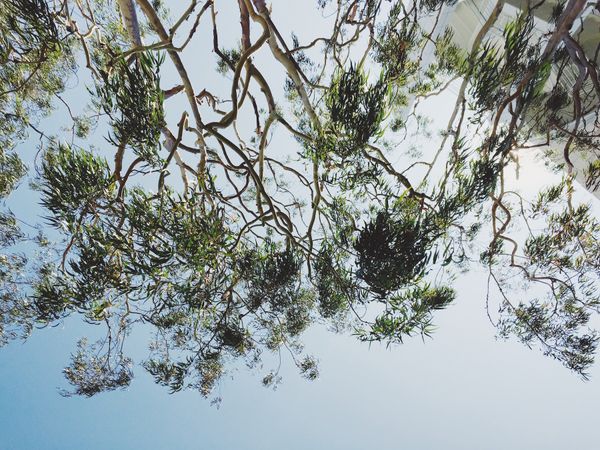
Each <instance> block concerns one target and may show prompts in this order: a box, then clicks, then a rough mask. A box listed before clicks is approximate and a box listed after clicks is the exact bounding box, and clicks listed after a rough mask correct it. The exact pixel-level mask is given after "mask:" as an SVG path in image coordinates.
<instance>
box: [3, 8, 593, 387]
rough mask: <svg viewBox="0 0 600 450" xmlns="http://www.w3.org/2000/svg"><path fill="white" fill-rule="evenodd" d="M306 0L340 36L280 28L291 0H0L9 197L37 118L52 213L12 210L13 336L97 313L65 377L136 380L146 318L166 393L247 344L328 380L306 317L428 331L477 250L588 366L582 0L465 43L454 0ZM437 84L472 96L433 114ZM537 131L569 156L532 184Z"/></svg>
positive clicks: (228, 362)
mask: <svg viewBox="0 0 600 450" xmlns="http://www.w3.org/2000/svg"><path fill="white" fill-rule="evenodd" d="M546 1H549V0H546ZM309 3H310V2H307V5H306V8H320V9H322V10H323V15H324V17H329V19H327V20H326V19H325V18H324V21H325V22H326V27H327V29H328V33H327V34H326V35H324V36H313V37H312V38H311V39H308V40H304V39H305V38H304V37H303V40H300V38H299V37H298V36H296V35H295V34H292V35H291V36H290V34H291V33H293V32H295V31H297V32H298V34H299V35H302V36H306V35H307V33H310V32H311V30H310V29H304V28H306V27H310V24H297V25H298V30H284V29H283V28H280V27H279V26H278V23H277V17H280V16H278V15H277V14H278V11H277V8H280V7H281V5H279V4H277V3H276V2H273V5H272V8H273V11H271V9H270V7H269V6H268V5H267V4H266V3H265V2H263V1H259V0H252V1H251V0H239V3H238V4H237V5H235V8H234V10H233V12H232V10H231V8H230V9H229V10H228V9H227V7H225V8H224V9H223V10H220V9H219V8H220V5H217V4H216V2H213V1H211V0H208V1H206V2H196V1H191V2H189V5H188V4H186V5H184V6H183V5H179V4H178V5H177V6H175V5H169V4H167V3H166V2H160V1H154V2H148V1H147V0H119V1H110V0H102V1H101V0H96V1H92V2H79V1H70V0H68V1H65V2H53V1H46V0H2V8H1V9H0V30H1V35H0V114H2V120H1V121H0V142H1V143H2V148H1V149H0V152H1V153H0V195H1V196H2V197H3V198H8V197H9V196H10V195H11V193H12V192H13V191H15V189H16V188H17V187H18V186H19V183H21V185H22V189H23V188H26V183H24V182H23V180H24V179H26V173H27V165H28V164H25V163H24V162H23V160H27V158H26V157H25V156H24V155H26V153H25V149H26V148H27V147H28V146H31V145H32V144H31V143H32V142H33V141H35V143H36V144H35V145H38V149H37V150H38V152H39V156H38V157H37V159H36V161H35V164H29V166H30V167H29V180H30V182H31V183H30V185H31V188H32V189H34V190H35V191H36V193H37V195H38V199H39V204H40V205H41V207H42V209H43V217H40V223H41V224H42V225H43V226H42V228H44V229H43V231H45V232H46V233H42V232H40V233H29V232H28V230H22V229H21V227H20V225H19V221H18V218H17V217H15V215H14V214H13V213H12V212H10V211H9V210H8V209H7V208H5V209H4V211H3V212H2V213H1V214H0V244H1V245H2V255H0V281H1V284H0V342H2V343H5V342H8V341H9V340H11V339H14V338H18V337H26V336H27V335H28V334H29V333H30V332H31V331H32V330H33V329H34V328H36V327H38V328H43V327H44V326H48V325H53V324H55V323H57V322H59V321H61V320H64V319H66V318H67V317H73V316H77V317H80V318H81V319H82V320H84V321H86V322H89V323H92V324H98V325H102V326H103V327H104V329H105V331H106V334H105V337H104V338H103V339H101V340H99V341H98V342H89V341H88V340H86V339H85V338H84V339H82V340H81V341H80V342H79V343H78V345H77V348H76V350H75V351H74V352H73V354H72V361H71V364H70V365H69V366H68V367H67V368H66V369H65V371H64V374H65V376H66V379H67V380H68V382H69V383H70V384H71V385H72V386H73V391H72V392H71V391H69V392H68V393H67V394H69V393H74V394H80V395H84V396H92V395H94V394H97V393H99V392H101V391H105V390H112V389H118V388H122V387H126V386H127V385H129V383H130V382H131V381H132V379H133V374H134V364H133V361H132V359H131V358H130V356H128V354H127V345H126V343H127V336H128V335H129V334H131V333H132V332H135V331H136V330H145V331H148V330H150V331H151V332H152V334H153V339H152V341H151V343H150V346H149V347H150V348H149V353H148V355H147V357H146V358H145V360H144V361H143V362H142V363H141V364H140V365H141V366H142V367H143V368H144V369H145V370H147V371H148V372H149V373H150V374H151V375H152V376H153V377H154V378H155V380H156V382H157V383H158V384H161V385H164V386H166V387H167V388H168V389H169V390H170V391H172V392H175V391H179V390H181V389H184V388H194V389H198V390H199V391H200V392H201V393H202V394H203V395H205V396H208V395H210V394H211V393H212V392H213V389H214V387H215V385H216V383H218V381H219V380H220V379H221V378H222V376H223V375H224V374H225V373H227V371H228V370H229V369H230V368H231V367H232V366H233V365H234V364H235V361H238V360H240V361H244V362H245V363H246V364H247V365H248V366H250V367H257V368H260V370H262V371H263V373H264V379H263V383H264V384H265V385H271V384H273V383H275V382H277V380H278V378H279V377H278V369H277V367H273V368H271V367H264V368H263V366H262V362H261V361H263V360H264V359H263V356H264V355H265V354H269V353H275V354H282V353H283V354H287V355H289V357H290V358H291V359H292V360H293V361H294V363H295V364H296V366H297V367H298V369H299V371H300V373H301V374H302V375H303V376H304V377H306V378H308V379H314V378H316V377H317V376H318V366H317V360H316V358H315V357H314V356H311V355H306V354H305V353H304V352H303V348H302V343H301V335H302V332H303V331H305V330H306V329H307V328H308V327H309V326H310V325H311V324H313V323H317V322H318V323H326V324H329V325H330V326H332V327H333V328H335V329H337V330H340V331H343V332H349V333H353V334H355V335H356V336H357V337H358V338H359V339H360V340H363V341H369V342H372V341H378V342H384V343H387V344H390V343H401V342H403V341H404V340H405V339H406V338H408V337H409V336H414V335H420V336H430V335H432V332H433V325H434V323H435V317H436V314H437V313H438V312H439V311H440V310H442V309H444V308H446V307H448V306H449V305H451V304H452V303H453V302H457V301H461V298H460V296H457V294H456V293H455V292H454V291H453V289H452V280H453V278H454V277H455V276H459V274H460V271H461V270H465V268H466V267H468V266H469V265H473V264H481V265H483V266H484V267H485V268H487V270H488V271H489V295H488V298H487V299H480V301H481V304H482V307H483V306H484V305H487V307H488V314H490V317H491V318H492V324H493V325H494V326H496V327H497V329H498V334H499V335H500V336H502V337H507V338H510V337H517V338H518V339H520V340H521V341H522V342H523V343H524V344H525V345H527V346H531V347H537V348H541V350H542V351H543V352H544V353H545V354H547V355H549V356H551V357H553V358H555V359H557V360H558V361H560V362H561V363H562V364H564V365H565V366H567V367H568V368H569V369H572V370H573V371H574V372H576V373H578V374H579V375H581V376H584V377H585V374H586V370H587V369H588V368H589V366H590V365H591V364H592V363H593V358H594V353H595V350H596V346H597V342H598V335H597V332H596V331H594V330H593V329H590V327H589V323H590V319H591V318H592V317H593V316H594V315H595V314H596V313H597V312H598V308H599V306H600V294H599V292H600V291H599V290H598V288H599V287H600V286H599V285H598V283H599V281H600V280H599V275H600V267H599V261H600V244H599V242H600V240H599V239H598V238H599V237H600V236H599V235H600V223H599V222H598V220H597V218H595V217H594V215H593V213H592V212H591V210H590V208H589V206H587V205H579V204H577V202H576V200H575V199H574V189H575V188H574V186H575V181H574V179H575V175H576V171H575V169H574V166H573V164H572V161H571V157H572V155H575V154H583V155H585V157H586V158H588V159H590V160H591V161H592V162H591V163H590V166H589V170H588V171H587V172H586V173H585V177H586V179H587V185H588V188H593V187H594V186H596V187H597V186H598V184H600V181H598V180H599V174H600V170H598V168H597V165H598V164H596V163H597V161H596V162H594V161H595V160H597V157H598V153H597V152H598V144H599V141H598V137H597V130H594V129H593V127H590V126H589V124H590V123H591V122H593V121H594V120H596V121H597V120H598V116H597V114H598V113H597V112H595V113H594V111H597V105H598V102H599V101H600V86H599V85H598V81H597V80H598V78H597V77H598V60H597V57H598V56H597V55H598V54H599V52H598V51H596V52H595V54H594V55H590V54H589V52H586V51H585V50H584V48H583V47H582V46H581V44H580V43H579V42H578V41H577V35H576V34H574V32H573V31H572V30H573V26H574V23H575V22H576V21H577V20H579V19H580V18H582V17H583V15H584V14H585V13H586V8H587V6H586V2H582V1H578V0H569V1H568V2H567V1H563V2H558V3H557V6H556V8H555V9H554V15H553V18H552V23H551V25H549V26H550V28H549V31H548V33H546V34H544V33H539V32H538V31H537V28H536V27H537V26H538V25H536V23H538V22H536V21H537V20H538V19H536V18H535V16H536V14H537V12H538V11H537V10H536V8H540V7H541V5H542V4H543V3H545V2H544V0H542V1H540V2H536V6H535V7H533V6H532V7H531V8H530V9H526V10H523V11H521V12H515V13H514V14H513V15H512V16H511V17H510V20H508V23H507V24H506V25H505V26H503V31H501V32H497V31H494V30H495V29H497V28H498V27H497V22H498V21H499V17H500V12H501V10H502V7H503V6H504V2H503V1H499V2H498V3H497V5H496V7H495V8H494V9H493V11H492V13H491V15H490V16H489V17H488V18H487V21H486V22H485V23H483V24H482V25H481V30H480V31H479V30H478V31H479V33H478V35H477V37H476V39H475V42H474V43H473V45H472V48H471V49H467V50H465V49H463V48H461V47H460V46H458V45H457V43H456V42H455V41H454V34H453V30H451V29H450V28H448V29H446V28H445V27H441V26H440V25H439V23H440V17H441V16H442V13H444V12H445V11H447V9H448V8H452V7H454V6H456V4H457V2H456V1H431V0H428V1H424V0H415V1H413V2H401V1H392V2H388V1H382V0H366V1H365V0H340V1H338V2H331V1H327V0H320V1H318V2H315V3H314V4H309ZM168 7H172V10H169V9H168ZM332 12H333V13H332ZM219 13H220V14H219ZM280 14H281V13H280ZM140 42H141V44H139V43H140ZM232 43H233V44H232ZM599 44H600V42H599V43H597V44H596V46H598V45H599ZM190 58H194V59H195V60H196V61H202V63H201V64H200V65H198V64H190ZM594 58H596V59H594ZM198 67H201V68H202V71H208V70H209V69H212V70H213V72H214V74H215V75H214V76H215V77H217V78H216V79H218V80H219V82H218V83H216V84H214V85H213V84H211V81H210V80H213V78H211V77H208V76H206V74H205V73H201V71H199V70H198ZM573 71H575V72H574V73H575V74H576V75H577V77H576V81H575V83H571V82H570V81H569V80H570V79H571V78H570V77H569V76H568V75H569V74H572V73H573ZM73 78H78V79H81V80H82V81H81V82H80V83H75V84H74V86H75V87H73V88H69V89H67V86H68V83H67V81H68V80H69V79H73ZM85 80H89V82H87V81H85ZM204 80H208V81H204ZM203 83H204V84H203ZM569 83H571V84H569ZM434 97H443V98H451V99H452V101H453V102H455V104H454V111H453V113H452V115H451V117H450V118H449V122H448V126H447V128H445V129H442V130H436V131H437V133H436V134H435V135H433V134H432V132H431V130H430V129H429V127H428V126H427V117H426V116H425V114H427V109H426V108H425V107H424V106H423V104H425V103H427V99H429V98H434ZM73 98H76V99H77V101H76V102H75V103H77V104H76V105H75V104H73V101H72V100H69V99H73ZM69 103H71V104H69ZM83 105H87V106H86V107H83ZM594 108H596V109H594ZM52 111H65V114H64V117H61V118H60V119H61V123H62V124H63V125H64V126H63V128H62V129H61V131H58V132H55V133H50V132H47V131H46V128H45V126H46V124H47V117H48V115H51V114H53V113H52ZM590 114H591V115H590ZM594 114H595V115H594ZM52 119H53V120H57V119H58V113H57V112H55V113H54V115H53V116H52ZM28 137H29V138H30V139H29V140H27V138H28ZM540 142H541V144H540ZM411 145H412V146H413V147H416V150H415V151H413V152H412V154H409V155H407V154H406V152H405V150H406V148H407V147H409V146H411ZM532 145H533V146H535V145H537V146H540V147H549V146H554V147H553V148H557V146H558V148H560V152H561V154H562V155H563V159H564V161H563V163H564V167H565V169H566V170H565V176H564V178H563V181H562V182H561V183H560V184H559V185H557V186H551V187H549V188H545V189H544V190H542V191H540V192H539V194H538V197H537V198H523V197H522V196H521V195H520V194H519V193H518V192H516V191H515V190H514V189H513V187H512V186H511V185H510V183H511V175H510V174H511V173H512V171H514V161H515V160H517V159H518V155H519V152H520V151H522V149H523V148H524V147H526V146H532ZM420 147H423V148H420ZM14 195H18V194H14ZM46 234H48V236H50V238H48V237H46ZM32 244H33V245H32ZM22 248H27V250H26V251H22V250H21V249H22ZM32 255H37V256H33V257H32ZM514 280H518V283H515V282H514ZM519 284H523V286H524V289H521V290H519V289H518V287H519ZM532 286H538V288H532ZM538 293H541V294H538ZM490 298H493V299H495V302H491V301H490ZM492 305H496V306H495V307H494V306H492ZM465 326H468V324H465ZM36 332H38V331H36ZM39 332H40V333H43V331H39Z"/></svg>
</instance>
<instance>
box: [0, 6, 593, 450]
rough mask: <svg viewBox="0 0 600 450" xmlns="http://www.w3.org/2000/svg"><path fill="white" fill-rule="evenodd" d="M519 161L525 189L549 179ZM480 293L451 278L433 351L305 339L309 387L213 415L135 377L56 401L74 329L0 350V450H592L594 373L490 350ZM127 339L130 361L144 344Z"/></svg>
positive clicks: (296, 385)
mask: <svg viewBox="0 0 600 450" xmlns="http://www.w3.org/2000/svg"><path fill="white" fill-rule="evenodd" d="M288 1H289V0H288ZM273 3H274V10H273V14H278V16H277V19H278V20H279V22H277V23H280V24H282V25H281V26H282V27H283V26H288V25H290V24H292V23H294V22H295V21H300V22H305V23H306V22H310V21H311V19H312V18H311V17H310V16H307V14H308V13H307V9H308V8H302V7H301V6H300V4H301V3H303V2H291V1H290V2H289V3H288V2H285V1H283V2H281V3H282V4H284V5H286V8H285V11H283V12H281V8H280V9H279V10H278V8H277V7H278V6H279V7H281V5H276V3H278V2H275V1H273ZM234 24H235V26H236V27H237V22H234ZM301 37H302V36H301ZM191 64H192V65H194V64H195V65H196V66H195V67H197V68H198V69H199V71H200V68H201V66H200V64H201V63H200V62H198V61H196V62H194V61H192V62H191ZM211 76H212V75H211V74H206V77H208V78H209V77H211ZM432 109H435V110H438V109H439V110H442V111H443V110H444V108H443V106H442V105H441V104H437V105H434V106H432ZM525 159H526V161H524V162H523V164H524V166H525V167H527V168H528V170H527V177H525V178H524V179H522V187H523V189H529V188H535V187H537V186H538V185H539V183H540V182H541V180H544V181H547V180H548V179H549V178H551V176H550V175H549V174H547V173H546V172H545V171H544V168H543V166H542V165H541V164H540V163H539V162H536V161H534V160H533V158H525ZM18 195H19V196H18V197H16V198H15V199H13V202H14V204H15V205H20V208H21V210H18V209H14V212H15V213H17V214H19V213H23V214H30V215H32V216H34V215H35V214H36V207H35V204H33V202H34V201H35V200H34V199H33V198H32V196H31V194H30V193H28V192H27V191H26V190H24V189H21V190H20V191H19V193H18ZM485 282H486V276H485V273H483V272H482V271H480V270H479V269H477V268H476V267H473V268H471V270H470V271H468V272H466V273H464V274H460V275H459V276H458V278H457V280H456V283H455V287H456V290H457V294H458V295H457V300H456V301H455V302H454V304H452V305H451V306H450V307H449V308H448V309H447V310H445V311H441V312H439V313H438V314H436V317H435V324H436V326H437V328H436V331H435V333H434V334H433V339H426V340H424V341H423V340H421V339H420V338H418V337H415V338H412V339H407V341H406V342H405V344H404V345H402V346H391V347H389V348H386V347H385V345H376V344H373V345H368V344H363V343H360V342H358V341H357V340H356V339H355V338H354V337H352V336H348V335H340V334H335V333H333V332H330V331H328V330H326V329H325V328H324V327H322V326H316V327H314V328H313V329H311V330H309V331H308V332H307V333H306V336H305V338H304V342H305V343H306V348H307V352H308V353H311V354H313V355H315V356H316V357H317V358H318V359H319V362H320V364H319V368H320V377H319V378H318V379H317V380H316V381H312V382H310V381H306V380H304V379H303V378H301V377H300V376H299V375H298V373H297V370H296V369H295V367H294V366H293V364H292V362H291V361H290V360H289V358H288V359H287V360H286V359H285V358H284V361H283V369H282V375H283V382H282V383H281V384H280V385H278V386H277V388H276V389H275V390H273V389H268V388H264V387H262V385H261V382H260V381H261V378H262V375H264V373H263V372H262V371H260V370H248V369H246V368H244V367H240V368H239V370H235V371H234V372H233V373H232V374H231V376H228V377H227V378H225V379H224V380H223V382H222V383H221V384H220V386H219V387H218V389H217V392H216V395H218V396H220V397H221V398H222V401H221V402H220V403H219V404H218V405H211V403H210V401H209V400H206V399H204V398H202V397H201V396H200V395H199V394H198V393H197V392H194V391H184V392H180V393H176V394H173V395H170V394H168V391H167V390H166V389H164V388H162V387H159V386H157V385H155V384H154V383H153V381H152V379H151V378H150V377H149V376H148V375H147V374H145V373H144V371H143V370H141V369H140V368H138V370H136V373H135V375H136V378H135V379H134V382H133V383H132V385H131V387H130V388H128V389H127V390H126V391H116V392H110V393H105V394H100V395H98V396H95V397H93V398H91V399H87V398H78V397H72V398H64V397H62V396H60V395H59V389H60V388H66V387H67V386H66V385H65V384H66V383H65V381H64V379H63V377H62V374H61V371H62V368H63V367H64V366H65V365H66V364H67V363H68V356H69V353H70V352H71V351H73V350H74V348H75V342H76V340H77V339H78V338H79V337H81V336H82V335H85V334H89V333H92V334H93V332H94V330H93V326H91V325H87V326H85V325H83V324H82V323H81V322H80V321H79V320H76V319H75V320H73V319H69V320H66V321H65V322H64V323H61V324H59V325H58V326H56V327H54V328H48V329H44V330H36V331H35V332H34V333H33V335H32V336H31V337H30V338H29V339H28V340H27V341H25V342H21V341H17V342H13V343H11V344H10V345H8V346H7V347H5V348H2V349H0V450H38V449H39V450H54V449H56V450H71V449H72V450H96V449H98V450H100V449H103V450H105V449H111V450H121V449H122V450H129V449H145V450H163V449H164V450H205V449H209V450H280V449H285V450H307V449H311V450H321V449H323V450H338V449H339V450H342V449H344V450H372V449H378V450H397V449H409V450H426V449H427V450H436V449H440V450H441V449H443V450H496V449H497V450H507V449H510V450H535V449H543V450H567V449H568V450H593V449H597V448H598V442H600V427H598V424H597V418H598V413H597V407H598V404H600V365H599V364H596V365H595V366H594V367H593V368H592V370H591V371H590V376H591V380H590V381H587V382H586V381H583V380H581V378H579V377H577V376H576V375H575V374H573V373H571V372H569V371H568V370H567V369H565V368H564V367H562V366H561V365H560V364H559V363H557V362H555V361H552V360H551V359H549V358H547V357H544V356H543V355H542V354H541V353H540V352H539V351H538V350H537V349H533V350H530V349H528V348H526V347H524V346H523V345H521V344H519V343H518V342H515V341H514V340H510V341H501V340H497V339H496V338H495V330H494V328H493V326H492V325H491V324H490V322H489V320H488V318H487V316H486V312H485V292H486V291H485V287H486V286H485ZM531 294H532V295H533V293H531ZM133 339H134V341H133V343H132V346H133V347H134V349H133V350H134V351H133V353H134V358H135V356H136V354H140V355H143V348H144V346H145V345H146V343H145V341H144V338H143V337H135V336H134V337H133ZM136 361H137V362H139V357H138V359H137V360H136Z"/></svg>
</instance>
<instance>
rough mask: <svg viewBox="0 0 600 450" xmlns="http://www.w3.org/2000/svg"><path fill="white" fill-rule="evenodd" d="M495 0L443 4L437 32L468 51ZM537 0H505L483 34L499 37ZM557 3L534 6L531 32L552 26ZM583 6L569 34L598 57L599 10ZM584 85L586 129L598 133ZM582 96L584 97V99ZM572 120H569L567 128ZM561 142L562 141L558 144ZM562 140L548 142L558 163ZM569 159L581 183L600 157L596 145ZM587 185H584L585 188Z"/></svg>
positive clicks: (595, 103) (594, 104)
mask: <svg viewBox="0 0 600 450" xmlns="http://www.w3.org/2000/svg"><path fill="white" fill-rule="evenodd" d="M497 3H498V0H458V1H457V2H456V3H455V4H454V5H452V6H447V5H446V6H444V10H443V11H442V13H441V15H440V17H439V20H438V26H437V28H436V30H437V32H438V33H441V32H443V31H444V30H445V29H446V28H450V29H452V31H453V36H454V37H453V41H454V43H455V44H456V45H457V46H459V47H460V48H462V49H463V50H465V51H467V52H470V51H471V49H472V46H473V43H474V41H475V39H476V36H477V35H478V33H479V32H480V30H481V29H482V27H483V25H484V23H485V22H486V21H487V20H488V18H489V17H490V16H491V15H492V13H493V11H494V9H495V6H496V4H497ZM528 3H529V4H535V3H538V2H537V1H535V0H506V1H505V4H504V7H503V9H502V12H501V14H500V15H499V17H498V18H497V20H496V21H495V23H494V25H493V27H492V29H491V30H490V32H489V33H488V34H487V36H486V39H489V38H492V39H493V38H494V37H497V38H498V39H501V38H502V34H503V31H504V27H505V26H506V24H507V23H509V22H511V21H513V20H514V19H515V18H516V17H517V15H518V14H519V11H520V9H521V8H524V7H526V6H527V4H528ZM558 3H559V0H546V1H545V3H543V5H542V6H540V7H539V8H536V9H535V10H534V16H535V17H534V20H535V28H534V33H536V34H537V36H539V37H542V35H544V34H546V33H548V32H550V31H551V30H553V29H554V24H553V23H551V22H550V18H551V16H552V12H553V9H554V7H555V6H556V5H557V4H558ZM588 3H589V4H588V5H587V7H586V8H585V10H584V12H583V14H582V15H581V18H580V19H578V20H577V21H576V22H575V24H574V25H573V28H572V30H571V35H572V36H575V37H576V39H577V40H578V42H579V44H580V45H581V46H582V48H583V49H584V51H585V52H586V55H587V56H588V57H589V59H591V60H594V59H596V61H598V59H597V58H598V54H597V53H596V52H597V48H598V45H599V44H600V12H599V11H598V9H596V2H595V1H590V2H588ZM577 76H578V71H577V69H576V68H575V67H574V66H573V67H572V68H571V70H569V71H567V73H566V74H563V75H562V78H561V79H562V80H564V81H563V82H564V85H565V88H566V90H567V91H570V90H571V89H572V87H573V85H574V84H575V80H576V79H577ZM555 82H556V73H553V74H552V75H551V76H550V79H549V80H548V83H547V87H548V89H550V88H551V86H553V84H554V83H555ZM587 84H588V85H587V86H586V87H585V89H584V90H586V91H587V92H589V93H590V95H589V96H588V100H587V110H588V111H589V113H588V114H587V116H586V119H587V121H586V123H587V128H588V129H595V130H598V134H600V123H597V122H595V120H596V111H597V109H598V108H599V107H600V104H599V98H598V95H597V94H596V93H595V92H594V88H593V86H592V84H591V81H590V79H589V78H588V80H587ZM585 101H586V100H585V99H584V102H585ZM573 126H574V124H573V123H572V124H570V127H571V129H572V128H573ZM561 144H562V145H561ZM563 146H564V142H558V141H557V142H551V144H550V146H549V147H550V148H549V149H550V152H549V153H550V154H551V155H552V156H551V158H552V159H554V160H555V161H556V162H558V163H562V162H564V158H563V156H562V152H563ZM570 159H571V162H572V163H573V165H574V173H575V176H576V179H577V181H578V182H579V183H580V184H581V185H582V186H584V187H585V178H586V175H585V172H586V169H587V168H588V166H589V163H590V162H592V161H593V160H599V159H600V149H598V151H597V152H596V154H589V153H586V154H581V153H577V152H573V153H571V158H570ZM586 189H587V188H586ZM593 194H594V195H595V196H596V197H597V198H600V189H596V190H595V191H593Z"/></svg>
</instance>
